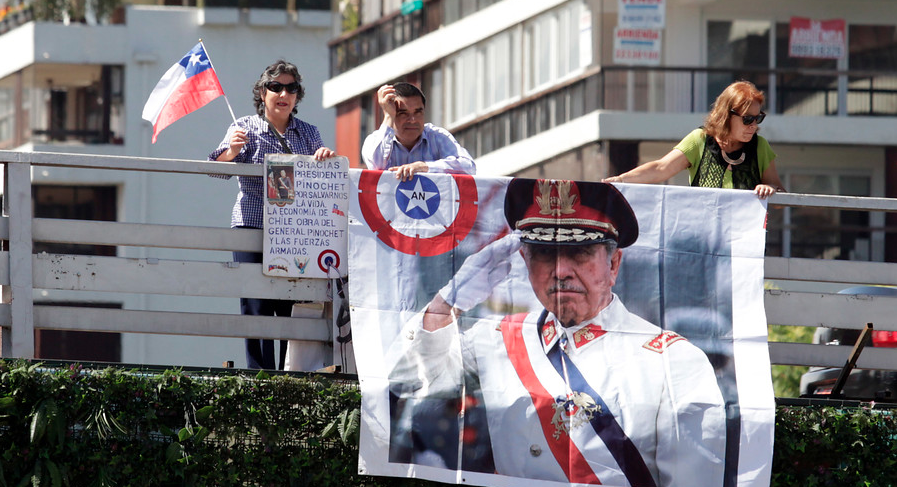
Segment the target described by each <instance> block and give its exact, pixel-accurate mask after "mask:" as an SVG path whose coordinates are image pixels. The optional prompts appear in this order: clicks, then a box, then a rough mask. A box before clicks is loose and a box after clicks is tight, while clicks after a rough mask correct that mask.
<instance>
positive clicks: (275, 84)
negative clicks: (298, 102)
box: [265, 81, 299, 95]
mask: <svg viewBox="0 0 897 487" xmlns="http://www.w3.org/2000/svg"><path fill="white" fill-rule="evenodd" d="M284 88H286V89H287V93H289V94H291V95H295V94H296V93H298V92H299V83H297V82H295V81H293V82H292V83H287V84H283V83H281V82H280V81H269V82H267V83H265V89H266V90H268V91H272V92H274V93H280V92H281V91H283V89H284Z"/></svg>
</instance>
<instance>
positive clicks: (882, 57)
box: [847, 25, 897, 116]
mask: <svg viewBox="0 0 897 487" xmlns="http://www.w3.org/2000/svg"><path fill="white" fill-rule="evenodd" d="M848 39H850V41H849V46H848V52H849V53H850V54H849V56H848V61H847V64H848V66H849V67H850V69H851V70H852V71H863V70H867V71H877V72H891V73H893V72H895V71H897V27H895V26H893V25H851V26H849V33H848ZM848 91H849V93H848V96H847V113H848V114H850V115H853V114H857V115H891V116H892V115H894V114H897V76H893V75H890V74H878V73H876V74H875V75H868V74H866V75H859V76H856V75H852V76H850V78H849V80H848Z"/></svg>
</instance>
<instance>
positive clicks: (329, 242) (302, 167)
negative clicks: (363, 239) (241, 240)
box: [262, 154, 349, 278]
mask: <svg viewBox="0 0 897 487" xmlns="http://www.w3.org/2000/svg"><path fill="white" fill-rule="evenodd" d="M265 181H266V189H267V195H266V196H267V198H266V199H265V214H264V219H265V220H264V225H265V228H264V235H265V237H264V239H265V240H264V245H263V258H262V271H263V272H264V273H265V275H268V276H277V277H316V278H328V277H329V278H335V277H339V276H345V275H346V269H347V267H348V264H347V262H346V253H347V250H346V245H347V243H346V242H347V240H348V238H347V235H346V218H347V216H346V211H347V208H348V202H349V192H348V189H349V160H348V159H346V158H345V157H333V158H330V159H326V160H323V161H317V160H315V158H314V156H305V155H298V154H268V155H266V156H265Z"/></svg>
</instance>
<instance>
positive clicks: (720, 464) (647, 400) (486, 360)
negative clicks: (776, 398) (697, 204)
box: [389, 179, 726, 487]
mask: <svg viewBox="0 0 897 487" xmlns="http://www.w3.org/2000/svg"><path fill="white" fill-rule="evenodd" d="M504 216H505V219H506V221H507V224H508V227H509V229H510V232H509V233H507V234H506V235H504V236H502V237H501V238H498V239H496V240H494V241H493V242H492V243H490V244H489V245H487V246H485V247H484V248H482V249H481V250H480V251H478V252H476V253H474V254H472V255H470V256H468V257H467V258H466V260H465V261H464V263H463V265H461V267H460V268H459V269H458V270H457V272H456V273H455V275H454V276H453V278H452V279H451V280H450V281H449V282H448V283H447V284H445V286H444V287H443V288H442V289H441V290H440V291H439V292H438V293H437V294H436V295H435V296H434V297H433V298H432V300H431V301H430V302H429V304H428V305H427V306H426V308H425V309H424V310H422V311H421V312H420V313H418V314H417V315H416V316H415V317H414V318H413V319H411V320H409V321H408V322H407V323H406V325H405V326H404V328H403V329H402V332H401V333H400V336H399V337H398V338H397V342H396V344H395V346H394V347H393V349H392V350H391V353H393V354H394V355H395V356H396V359H395V360H394V364H393V367H392V369H391V371H390V376H389V381H390V389H391V402H392V404H391V406H393V409H392V411H393V412H392V418H393V419H392V423H391V426H392V428H393V432H392V436H391V445H390V448H391V452H390V461H396V462H403V463H415V464H421V465H429V466H434V467H442V468H451V469H463V470H472V471H481V472H488V473H496V474H499V475H502V476H509V477H520V478H526V479H534V480H543V481H555V482H561V483H578V484H604V485H612V486H630V485H631V486H677V485H688V486H708V487H710V486H714V487H716V486H722V485H724V481H723V477H724V468H725V458H726V411H725V405H726V402H725V400H724V398H723V396H722V393H721V390H720V387H719V386H718V384H717V376H716V375H715V371H714V367H713V366H712V365H711V363H710V361H709V360H708V357H707V355H706V354H705V353H704V352H703V351H702V350H701V349H700V348H698V347H696V346H695V345H694V344H692V343H690V342H689V340H688V339H686V338H685V337H683V336H681V335H679V334H677V333H676V332H674V331H670V330H665V329H662V328H661V327H659V326H657V325H655V324H652V323H650V322H648V321H646V320H645V319H642V318H640V317H639V316H637V315H636V314H634V313H631V312H630V311H629V310H627V308H626V306H625V305H624V303H623V302H622V300H621V299H620V298H619V297H618V296H617V295H616V294H615V293H614V291H613V290H612V288H613V286H614V284H615V283H616V281H617V279H618V276H619V274H620V270H621V264H622V256H623V252H624V250H623V249H625V248H627V247H629V246H631V245H632V244H633V243H635V242H636V240H637V239H638V237H639V224H638V220H637V219H636V217H635V214H634V212H633V210H632V208H631V207H630V205H629V203H628V201H627V200H626V198H625V197H624V196H623V195H622V194H621V193H620V191H618V190H617V189H616V188H615V187H614V186H612V185H610V184H606V183H597V182H577V181H563V180H532V179H513V180H511V181H510V183H509V185H508V187H507V191H506V193H505V199H504ZM518 253H519V255H520V256H521V257H522V260H523V263H524V264H525V268H526V273H527V279H528V283H529V286H530V287H531V289H532V292H533V294H534V295H535V297H536V299H537V300H538V303H539V304H540V305H541V306H540V307H539V308H538V309H528V310H525V311H522V312H515V313H510V314H506V315H504V316H501V315H499V316H495V317H483V316H467V312H468V311H469V310H471V309H472V308H474V307H477V306H478V305H480V304H481V303H482V302H484V301H485V300H487V299H488V298H489V296H490V295H491V294H492V293H493V291H494V290H495V289H496V287H497V286H498V285H499V284H500V283H501V282H502V281H504V280H505V279H506V277H507V276H508V273H509V271H510V268H511V264H510V262H509V260H510V259H511V257H512V256H515V255H516V254H518ZM446 404H448V405H449V406H448V407H447V406H446ZM414 409H416V411H413V410H414ZM441 424H442V425H445V424H448V425H450V427H448V428H442V431H444V432H445V431H447V432H448V433H447V438H442V441H440V437H439V431H440V430H439V425H441ZM451 436H454V438H455V439H454V441H453V440H452V438H451ZM458 438H460V440H458ZM459 442H460V443H461V445H460V446H459Z"/></svg>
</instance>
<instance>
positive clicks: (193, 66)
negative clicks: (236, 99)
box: [143, 42, 224, 144]
mask: <svg viewBox="0 0 897 487" xmlns="http://www.w3.org/2000/svg"><path fill="white" fill-rule="evenodd" d="M222 95H224V90H222V89H221V83H220V82H218V75H216V74H215V69H214V68H212V61H210V60H209V56H208V55H207V54H206V50H205V48H204V47H203V45H202V42H200V43H199V44H197V45H195V46H193V49H191V50H190V52H188V53H187V54H185V55H184V57H183V58H181V60H180V61H178V62H177V63H175V64H174V66H172V67H171V68H169V69H168V71H166V72H165V75H163V76H162V79H160V80H159V82H158V83H157V84H156V87H155V88H153V92H152V93H150V96H149V99H148V100H147V101H146V105H144V107H143V119H144V120H148V121H150V122H152V124H153V143H154V144H155V143H156V137H158V135H159V132H161V131H162V129H164V128H165V127H167V126H169V125H171V124H172V123H174V121H175V120H177V119H179V118H181V117H183V116H184V115H186V114H188V113H190V112H192V111H194V110H198V109H199V108H202V107H203V106H205V105H206V103H208V102H210V101H212V100H214V99H215V98H218V97H219V96H222Z"/></svg>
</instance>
